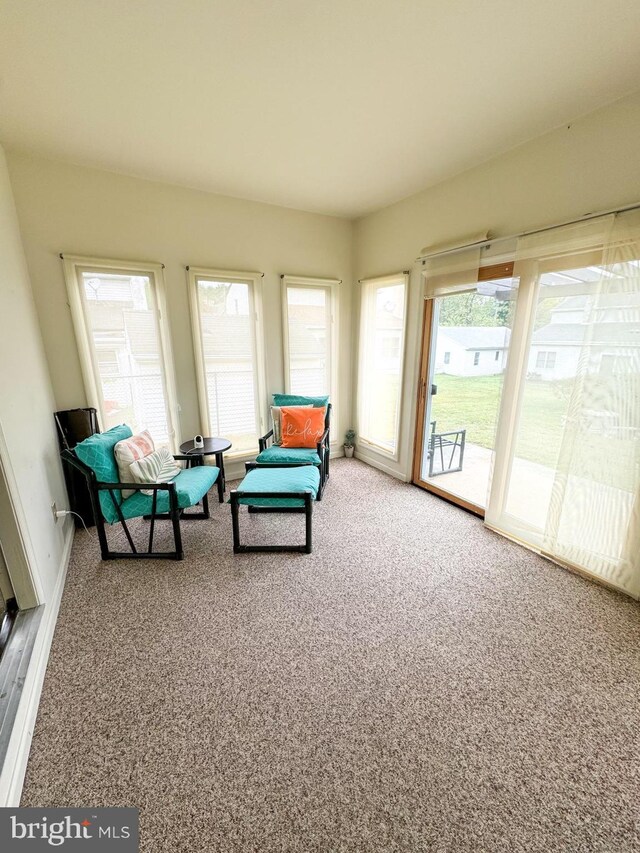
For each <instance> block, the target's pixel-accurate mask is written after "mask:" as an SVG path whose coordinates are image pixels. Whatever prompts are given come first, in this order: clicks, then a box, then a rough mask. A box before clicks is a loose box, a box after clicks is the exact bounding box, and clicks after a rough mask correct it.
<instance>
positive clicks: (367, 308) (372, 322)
mask: <svg viewBox="0 0 640 853" xmlns="http://www.w3.org/2000/svg"><path fill="white" fill-rule="evenodd" d="M361 287H362V291H361V309H360V357H359V373H358V433H359V440H360V442H362V443H364V444H370V445H373V446H374V447H375V449H376V450H378V451H382V452H384V453H387V454H389V455H391V456H392V457H394V458H396V457H397V449H398V433H399V427H400V404H401V398H402V376H403V366H404V365H403V362H404V335H405V325H406V300H407V276H406V275H404V274H402V273H400V274H399V275H397V276H390V277H386V278H382V279H369V280H365V281H362V282H361Z"/></svg>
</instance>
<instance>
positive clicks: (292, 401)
mask: <svg viewBox="0 0 640 853" xmlns="http://www.w3.org/2000/svg"><path fill="white" fill-rule="evenodd" d="M273 405H274V406H309V405H311V406H313V407H314V409H322V408H323V407H326V406H328V405H329V397H328V396H327V397H303V396H301V395H300V394H274V395H273Z"/></svg>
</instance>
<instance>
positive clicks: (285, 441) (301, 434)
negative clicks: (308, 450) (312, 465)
mask: <svg viewBox="0 0 640 853" xmlns="http://www.w3.org/2000/svg"><path fill="white" fill-rule="evenodd" d="M280 410H281V412H282V444H281V445H280V447H315V446H316V444H317V443H318V442H319V441H320V439H321V438H322V433H323V432H324V418H325V414H326V409H325V408H324V406H323V407H322V408H321V409H301V408H300V407H296V406H281V407H280Z"/></svg>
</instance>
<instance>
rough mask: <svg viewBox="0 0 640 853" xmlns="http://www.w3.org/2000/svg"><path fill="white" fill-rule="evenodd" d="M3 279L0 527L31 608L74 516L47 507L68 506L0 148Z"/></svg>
mask: <svg viewBox="0 0 640 853" xmlns="http://www.w3.org/2000/svg"><path fill="white" fill-rule="evenodd" d="M0 281H1V282H2V284H1V286H0V463H1V465H2V470H3V472H4V477H2V478H0V479H2V483H0V492H1V494H0V510H1V512H2V519H1V523H0V531H1V532H2V545H3V550H4V554H5V557H6V560H7V565H8V568H9V572H10V574H11V579H12V582H13V586H14V588H15V589H16V592H17V593H18V603H19V604H20V605H21V606H22V607H32V606H34V604H37V603H38V602H39V603H48V602H50V601H51V600H52V597H53V595H54V591H55V590H56V585H57V583H58V581H59V579H60V577H61V573H62V571H63V569H64V565H63V564H64V557H65V548H66V547H67V546H68V543H69V537H70V534H71V522H70V520H66V522H63V521H58V522H57V523H56V522H54V520H53V516H52V513H51V509H50V505H51V503H52V501H55V502H56V503H57V505H58V507H59V508H60V509H63V508H65V507H66V506H67V497H66V492H65V487H64V482H63V478H62V470H61V467H60V459H59V455H58V453H59V451H58V443H57V439H56V433H55V427H54V421H53V411H54V401H53V393H52V391H51V383H50V379H49V372H48V369H47V362H46V359H45V353H44V349H43V346H42V339H41V336H40V328H39V325H38V319H37V316H36V310H35V306H34V301H33V295H32V292H31V285H30V282H29V275H28V272H27V266H26V263H25V257H24V252H23V248H22V242H21V239H20V233H19V230H18V220H17V217H16V211H15V207H14V203H13V196H12V192H11V185H10V182H9V173H8V171H7V166H6V161H5V157H4V153H3V151H2V149H1V148H0ZM5 483H6V487H7V489H8V495H7V492H6V491H5V488H4V486H5ZM14 518H15V521H17V523H18V528H17V529H16V528H15V522H14ZM16 537H17V538H16ZM25 560H26V562H27V565H26V566H25V565H24V562H23V561H25ZM25 573H28V574H29V577H28V578H27V577H25ZM32 588H33V589H34V590H35V599H34V595H33V589H32Z"/></svg>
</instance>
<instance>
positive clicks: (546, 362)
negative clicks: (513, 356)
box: [536, 350, 556, 370]
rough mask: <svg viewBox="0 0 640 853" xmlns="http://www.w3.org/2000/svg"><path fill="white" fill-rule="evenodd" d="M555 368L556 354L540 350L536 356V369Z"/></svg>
mask: <svg viewBox="0 0 640 853" xmlns="http://www.w3.org/2000/svg"><path fill="white" fill-rule="evenodd" d="M555 366H556V353H555V352H546V351H544V350H540V351H539V352H538V355H537V356H536V368H537V369H543V370H544V369H545V368H554V367H555Z"/></svg>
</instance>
